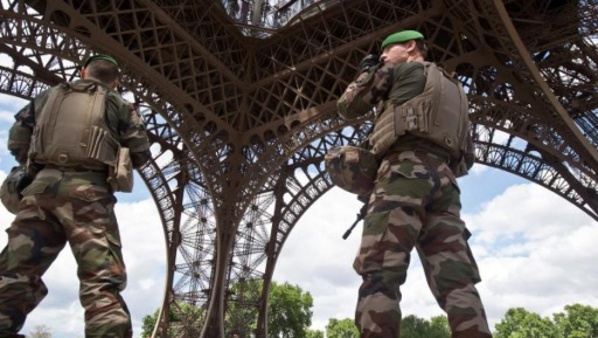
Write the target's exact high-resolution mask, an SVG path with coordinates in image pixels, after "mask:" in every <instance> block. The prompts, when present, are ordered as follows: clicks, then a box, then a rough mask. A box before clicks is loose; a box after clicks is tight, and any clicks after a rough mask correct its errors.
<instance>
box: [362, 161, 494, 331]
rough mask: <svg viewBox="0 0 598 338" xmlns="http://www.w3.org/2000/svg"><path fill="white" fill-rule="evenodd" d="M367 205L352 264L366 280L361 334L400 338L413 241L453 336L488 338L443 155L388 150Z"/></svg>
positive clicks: (473, 268) (455, 192)
mask: <svg viewBox="0 0 598 338" xmlns="http://www.w3.org/2000/svg"><path fill="white" fill-rule="evenodd" d="M369 203H370V204H369V206H368V213H367V215H366V217H365V220H364V230H363V235H362V240H361V246H360V250H359V252H358V254H357V257H356V258H355V262H354V264H353V267H354V269H355V271H356V272H357V273H358V274H359V275H361V276H362V278H363V282H362V284H361V287H360V289H359V295H358V301H357V309H356V313H355V323H356V325H357V327H358V329H359V330H360V332H361V337H362V338H374V337H375V338H397V337H400V322H401V309H400V306H399V302H400V301H401V292H400V286H401V285H402V284H403V283H404V282H405V280H406V278H407V268H408V266H409V262H410V253H411V251H412V249H413V248H414V247H415V248H416V250H417V252H418V254H419V257H420V259H421V262H422V265H423V268H424V271H425V275H426V279H427V282H428V286H429V288H430V290H431V291H432V293H433V295H434V297H435V298H436V301H437V302H438V304H439V305H440V307H441V308H442V309H443V310H444V311H445V312H446V314H447V316H448V321H449V325H450V327H451V331H452V337H454V338H457V337H458V338H485V337H491V333H490V330H489V327H488V323H487V319H486V314H485V311H484V308H483V305H482V302H481V299H480V296H479V294H478V292H477V290H476V288H475V286H474V285H475V284H476V283H478V282H479V281H480V276H479V272H478V267H477V265H476V262H475V260H474V258H473V256H472V253H471V250H470V248H469V245H468V244H467V239H468V238H469V236H470V233H469V232H468V230H467V229H466V228H465V223H464V222H463V221H462V220H461V218H460V209H461V202H460V192H459V188H458V186H457V182H456V179H455V177H454V175H453V173H452V172H451V171H450V169H449V168H448V166H447V165H446V164H445V163H444V161H443V160H442V159H440V158H439V157H436V156H435V155H432V154H427V153H422V152H413V151H404V152H401V153H391V154H389V155H387V156H386V157H385V158H384V159H383V160H382V162H381V164H380V168H379V169H378V176H377V182H376V185H375V188H374V191H373V192H372V195H371V196H370V200H369Z"/></svg>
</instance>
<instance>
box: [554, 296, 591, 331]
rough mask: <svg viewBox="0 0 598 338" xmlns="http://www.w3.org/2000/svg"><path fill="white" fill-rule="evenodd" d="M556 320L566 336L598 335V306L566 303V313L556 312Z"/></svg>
mask: <svg viewBox="0 0 598 338" xmlns="http://www.w3.org/2000/svg"><path fill="white" fill-rule="evenodd" d="M554 322H555V323H556V326H557V328H558V330H559V332H560V333H561V334H562V337H566V338H588V337H598V308H593V307H591V306H587V305H581V304H574V305H566V306H565V313H556V314H555V315H554Z"/></svg>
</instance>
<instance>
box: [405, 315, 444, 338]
mask: <svg viewBox="0 0 598 338" xmlns="http://www.w3.org/2000/svg"><path fill="white" fill-rule="evenodd" d="M450 336H451V332H450V329H449V326H448V321H447V319H446V316H437V317H432V318H431V319H430V320H426V319H422V318H419V317H417V316H414V315H409V316H406V317H404V318H403V319H402V320H401V337H404V338H450Z"/></svg>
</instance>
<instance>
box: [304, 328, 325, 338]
mask: <svg viewBox="0 0 598 338" xmlns="http://www.w3.org/2000/svg"><path fill="white" fill-rule="evenodd" d="M307 338H324V331H320V330H311V329H309V330H307Z"/></svg>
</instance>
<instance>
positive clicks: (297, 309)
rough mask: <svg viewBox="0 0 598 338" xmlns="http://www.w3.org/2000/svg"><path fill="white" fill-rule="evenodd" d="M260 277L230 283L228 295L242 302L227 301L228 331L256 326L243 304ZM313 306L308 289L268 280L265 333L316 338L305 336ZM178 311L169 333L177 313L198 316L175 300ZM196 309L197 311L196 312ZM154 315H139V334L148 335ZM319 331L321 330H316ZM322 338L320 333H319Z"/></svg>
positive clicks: (255, 293)
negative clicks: (268, 293) (141, 320)
mask: <svg viewBox="0 0 598 338" xmlns="http://www.w3.org/2000/svg"><path fill="white" fill-rule="evenodd" d="M262 283H263V281H262V280H258V279H256V280H252V281H246V282H243V283H236V284H233V285H232V286H231V287H230V289H229V293H230V294H231V297H233V298H237V299H239V300H243V302H231V303H230V304H229V309H228V310H227V314H226V317H225V327H227V328H229V330H228V331H227V332H226V334H227V336H228V335H230V331H231V330H237V329H238V328H239V325H243V327H244V330H246V332H252V331H254V330H255V328H256V327H257V315H258V314H257V308H256V307H253V308H251V306H247V304H248V303H246V302H249V303H251V302H252V301H253V302H254V303H255V300H258V299H259V298H260V297H259V296H260V292H261V290H262V285H263V284H262ZM312 307H313V298H312V297H311V295H310V293H309V292H304V291H303V290H302V289H301V288H300V287H299V286H297V285H291V284H289V283H283V284H278V283H276V282H274V281H273V282H272V284H271V285H270V295H269V302H268V337H272V338H287V337H289V338H290V337H293V338H307V337H310V338H318V337H320V336H317V332H313V333H311V334H312V335H316V336H308V328H309V326H310V325H311V317H312V315H313V313H312V310H311V309H312ZM179 308H180V311H177V312H176V313H177V315H175V312H173V311H172V309H171V312H170V323H171V327H170V328H169V336H175V335H176V333H177V332H179V331H178V330H179V328H177V321H183V322H188V321H187V320H181V319H180V318H178V316H183V317H186V316H187V315H190V316H192V318H200V317H201V316H200V315H201V311H202V309H199V308H197V307H192V306H190V305H187V304H179ZM197 311H199V312H197ZM157 317H158V311H156V312H155V313H154V314H153V315H147V316H145V317H144V318H143V326H142V329H143V332H142V337H147V336H149V335H151V333H152V331H153V329H154V325H155V324H156V320H157ZM320 332H321V331H320ZM322 334H323V333H322ZM321 338H323V337H321Z"/></svg>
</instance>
